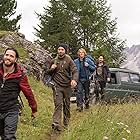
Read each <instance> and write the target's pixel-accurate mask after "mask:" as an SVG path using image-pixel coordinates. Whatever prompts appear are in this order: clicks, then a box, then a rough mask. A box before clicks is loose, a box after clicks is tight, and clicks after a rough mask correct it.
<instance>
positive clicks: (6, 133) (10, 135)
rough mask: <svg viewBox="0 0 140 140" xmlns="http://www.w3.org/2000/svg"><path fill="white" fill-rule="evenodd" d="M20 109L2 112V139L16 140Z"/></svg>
mask: <svg viewBox="0 0 140 140" xmlns="http://www.w3.org/2000/svg"><path fill="white" fill-rule="evenodd" d="M18 114H19V113H18V111H14V112H8V113H0V137H1V139H2V140H16V136H15V133H16V130H17V123H18Z"/></svg>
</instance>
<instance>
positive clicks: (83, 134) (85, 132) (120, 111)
mask: <svg viewBox="0 0 140 140" xmlns="http://www.w3.org/2000/svg"><path fill="white" fill-rule="evenodd" d="M73 113H76V112H73ZM59 140H140V104H124V105H107V106H106V105H96V106H94V107H92V109H90V111H88V112H82V113H79V114H77V116H76V115H75V116H74V118H73V119H72V122H71V125H70V127H69V128H68V130H67V131H65V132H64V133H63V134H62V135H61V136H60V137H59Z"/></svg>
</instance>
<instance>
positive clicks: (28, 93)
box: [20, 76, 37, 115]
mask: <svg viewBox="0 0 140 140" xmlns="http://www.w3.org/2000/svg"><path fill="white" fill-rule="evenodd" d="M20 89H21V91H22V92H23V94H24V95H25V97H26V99H27V100H28V103H29V106H30V107H31V109H32V115H33V114H34V113H36V112H37V103H36V100H35V97H34V95H33V92H32V90H31V87H30V85H29V83H28V79H27V76H24V77H23V78H22V79H21V81H20Z"/></svg>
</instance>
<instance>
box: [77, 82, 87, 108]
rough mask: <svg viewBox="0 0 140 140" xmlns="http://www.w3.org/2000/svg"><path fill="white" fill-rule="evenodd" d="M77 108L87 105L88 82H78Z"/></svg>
mask: <svg viewBox="0 0 140 140" xmlns="http://www.w3.org/2000/svg"><path fill="white" fill-rule="evenodd" d="M77 88H78V92H77V107H83V104H85V105H89V88H90V81H89V80H88V81H84V82H81V81H79V82H78V85H77Z"/></svg>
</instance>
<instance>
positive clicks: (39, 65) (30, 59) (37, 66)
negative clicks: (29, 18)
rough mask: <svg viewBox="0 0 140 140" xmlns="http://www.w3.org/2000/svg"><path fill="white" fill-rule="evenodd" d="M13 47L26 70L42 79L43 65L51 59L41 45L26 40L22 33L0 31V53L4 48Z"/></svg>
mask: <svg viewBox="0 0 140 140" xmlns="http://www.w3.org/2000/svg"><path fill="white" fill-rule="evenodd" d="M7 47H15V48H16V49H17V50H18V52H19V55H20V59H19V62H20V63H22V65H23V66H24V67H25V68H26V70H27V72H28V73H29V74H31V75H33V76H35V77H36V78H37V79H38V80H41V79H43V72H44V71H43V70H44V66H46V65H48V64H49V63H50V61H51V59H52V57H51V55H50V54H49V53H48V52H47V50H45V49H44V48H43V47H42V46H40V45H39V44H37V43H32V42H31V41H28V40H27V39H26V38H25V36H24V35H23V34H22V33H14V32H7V31H0V54H2V53H3V51H4V50H5V48H7Z"/></svg>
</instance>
